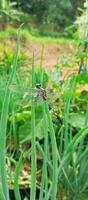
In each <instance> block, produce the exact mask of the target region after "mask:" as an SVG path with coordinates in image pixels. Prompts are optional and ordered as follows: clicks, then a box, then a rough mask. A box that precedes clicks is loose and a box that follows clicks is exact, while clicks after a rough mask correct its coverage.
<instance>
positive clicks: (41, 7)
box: [0, 0, 85, 31]
mask: <svg viewBox="0 0 88 200" xmlns="http://www.w3.org/2000/svg"><path fill="white" fill-rule="evenodd" d="M0 2H1V3H0V13H1V15H0V19H1V18H2V16H3V17H4V20H3V22H4V24H2V25H3V26H5V18H6V22H8V21H10V22H11V19H12V20H16V21H17V22H24V23H25V25H29V24H30V23H31V22H32V25H33V24H37V26H38V25H39V26H41V25H43V26H45V28H46V29H48V30H52V31H60V30H63V29H65V28H66V27H67V26H70V25H72V22H74V21H75V20H76V16H79V15H81V14H82V9H83V3H84V2H85V1H84V0H76V1H74V0H61V1H59V0H47V1H45V0H32V1H31V0H16V1H15V0H1V1H0ZM79 8H80V9H79ZM23 20H24V21H23ZM0 26H1V25H0Z"/></svg>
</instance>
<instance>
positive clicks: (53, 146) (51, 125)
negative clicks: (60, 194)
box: [45, 102, 58, 200]
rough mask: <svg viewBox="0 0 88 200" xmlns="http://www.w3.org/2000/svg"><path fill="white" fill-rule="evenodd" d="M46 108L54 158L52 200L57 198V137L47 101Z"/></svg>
mask: <svg viewBox="0 0 88 200" xmlns="http://www.w3.org/2000/svg"><path fill="white" fill-rule="evenodd" d="M45 109H46V114H47V121H48V125H49V130H50V138H51V146H52V159H53V172H52V200H56V194H57V168H58V165H57V144H56V138H55V132H54V128H53V124H52V119H51V115H50V112H49V107H48V104H47V102H45Z"/></svg>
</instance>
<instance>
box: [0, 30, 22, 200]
mask: <svg viewBox="0 0 88 200" xmlns="http://www.w3.org/2000/svg"><path fill="white" fill-rule="evenodd" d="M18 52H19V34H18V41H17V48H16V53H15V58H14V61H13V68H12V73H11V76H10V78H9V81H8V83H7V87H6V91H5V97H4V101H3V106H2V113H1V126H0V163H1V165H0V177H1V182H2V188H3V192H4V195H5V198H6V200H9V192H8V184H7V178H6V177H7V175H6V153H5V151H6V147H5V146H6V128H7V117H8V109H9V103H10V95H11V92H10V90H9V85H10V84H11V83H12V82H13V79H14V77H15V73H16V67H17V59H18Z"/></svg>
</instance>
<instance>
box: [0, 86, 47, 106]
mask: <svg viewBox="0 0 88 200" xmlns="http://www.w3.org/2000/svg"><path fill="white" fill-rule="evenodd" d="M8 89H9V90H10V91H11V94H12V96H14V97H17V99H19V102H22V100H23V101H24V102H26V101H27V100H30V99H32V100H34V102H40V103H41V102H43V101H48V99H49V98H48V91H47V89H46V88H44V87H42V86H41V84H40V83H37V84H36V85H35V87H34V88H29V87H25V86H21V85H20V84H12V85H9V87H8ZM1 90H2V91H4V90H5V87H0V92H1Z"/></svg>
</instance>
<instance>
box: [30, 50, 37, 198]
mask: <svg viewBox="0 0 88 200" xmlns="http://www.w3.org/2000/svg"><path fill="white" fill-rule="evenodd" d="M34 87H35V70H34V52H33V59H32V88H34ZM31 129H32V149H31V195H30V200H35V199H36V136H35V105H34V101H33V97H32V119H31Z"/></svg>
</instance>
